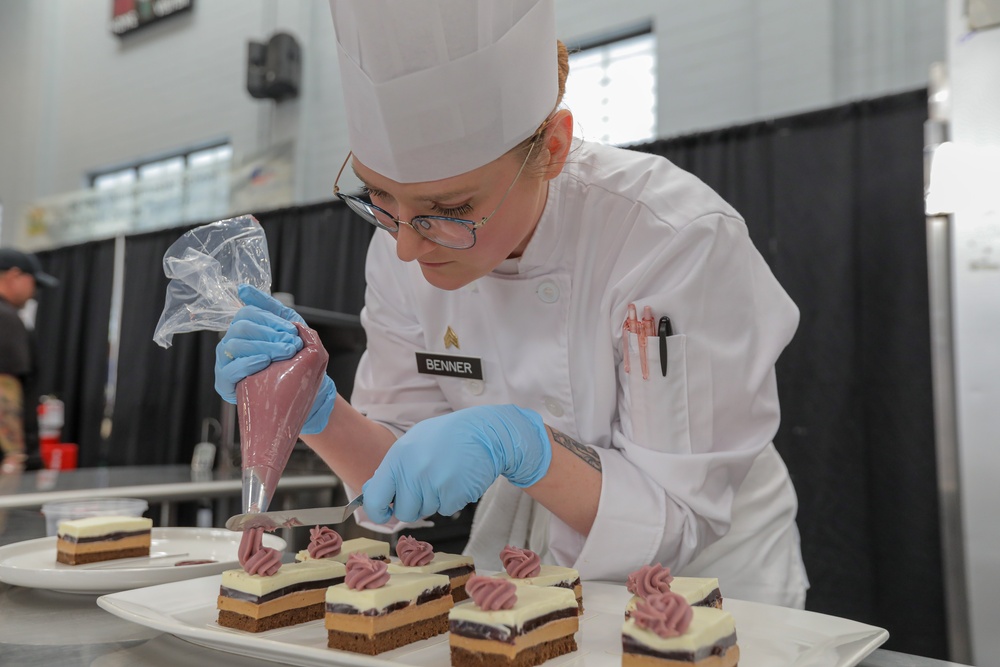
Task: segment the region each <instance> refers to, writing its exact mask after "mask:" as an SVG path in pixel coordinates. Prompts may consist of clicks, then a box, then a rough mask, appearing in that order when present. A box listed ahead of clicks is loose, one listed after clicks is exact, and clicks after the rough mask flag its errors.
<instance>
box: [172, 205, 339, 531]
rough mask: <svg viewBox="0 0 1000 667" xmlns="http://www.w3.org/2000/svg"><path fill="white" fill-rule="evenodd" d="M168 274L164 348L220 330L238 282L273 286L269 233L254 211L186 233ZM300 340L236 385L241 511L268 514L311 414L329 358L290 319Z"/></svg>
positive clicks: (233, 307)
mask: <svg viewBox="0 0 1000 667" xmlns="http://www.w3.org/2000/svg"><path fill="white" fill-rule="evenodd" d="M163 271H164V273H165V274H166V276H167V278H169V279H170V282H169V284H168V285H167V294H166V299H165V301H164V305H163V313H162V314H161V315H160V321H159V322H158V323H157V325H156V330H155V331H154V334H153V340H154V341H155V342H156V343H157V344H158V345H160V346H161V347H165V348H168V347H170V345H171V343H172V342H173V336H174V335H175V334H178V333H185V332H192V331H220V332H221V331H225V330H226V329H228V328H229V324H230V323H231V322H232V320H233V317H234V316H235V315H236V313H237V311H238V310H239V309H240V308H241V307H242V306H243V302H242V301H240V298H239V294H238V292H239V289H238V288H239V286H240V285H241V284H248V285H253V286H254V287H256V288H257V289H259V290H261V291H263V292H270V291H271V263H270V258H269V255H268V251H267V238H266V237H265V235H264V230H263V228H261V226H260V223H259V222H257V220H256V219H255V218H254V217H253V216H252V215H243V216H239V217H236V218H230V219H228V220H219V221H218V222H213V223H210V224H207V225H202V226H201V227H196V228H195V229H192V230H190V231H188V232H185V233H184V234H183V235H181V237H180V238H178V239H177V240H176V241H175V242H174V243H173V244H172V245H171V246H170V248H169V249H168V250H167V252H166V254H165V255H164V256H163ZM296 326H297V327H298V330H299V336H301V337H302V341H303V343H304V345H303V347H302V349H301V350H300V351H299V352H298V354H296V355H295V356H294V357H292V358H291V359H288V360H285V361H276V362H274V363H272V364H271V365H270V366H268V367H267V368H265V369H264V370H262V371H260V372H258V373H255V374H254V375H251V376H249V377H247V378H246V379H244V380H242V381H240V382H239V383H237V385H236V405H237V413H238V416H239V424H240V450H241V452H242V467H243V513H244V514H247V513H250V512H266V511H267V509H268V505H269V504H270V502H271V498H273V497H274V492H275V489H276V488H277V486H278V478H279V477H281V473H282V472H283V471H284V469H285V465H286V464H287V463H288V458H289V457H290V456H291V454H292V449H293V448H294V447H295V441H296V440H297V439H298V435H299V433H300V432H301V430H302V426H303V424H305V422H306V419H307V418H308V416H309V409H310V408H311V407H312V404H313V401H314V400H315V397H316V392H317V391H318V390H319V385H320V383H321V382H322V380H323V375H324V374H325V373H326V365H327V361H328V360H329V355H328V354H327V353H326V350H324V349H323V346H322V345H321V344H320V342H319V337H318V335H317V334H316V332H315V331H313V330H312V329H309V328H308V327H305V326H302V325H299V324H296Z"/></svg>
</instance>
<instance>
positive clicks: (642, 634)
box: [622, 593, 740, 667]
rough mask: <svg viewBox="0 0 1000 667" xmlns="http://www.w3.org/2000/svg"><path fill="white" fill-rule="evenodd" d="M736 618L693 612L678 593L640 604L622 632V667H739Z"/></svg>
mask: <svg viewBox="0 0 1000 667" xmlns="http://www.w3.org/2000/svg"><path fill="white" fill-rule="evenodd" d="M739 661H740V649H739V646H738V645H737V643H736V624H735V622H734V620H733V616H732V614H730V613H729V612H727V611H723V610H721V609H716V608H714V607H692V606H691V605H689V604H688V603H687V601H686V600H685V599H684V598H683V597H682V596H681V595H678V594H677V593H654V594H652V595H650V596H649V597H647V598H644V599H641V600H640V601H639V603H638V604H637V605H636V609H635V611H634V612H633V613H632V615H631V617H629V618H628V619H627V620H626V621H625V624H624V625H623V626H622V667H688V666H696V667H735V666H736V665H737V664H738V663H739Z"/></svg>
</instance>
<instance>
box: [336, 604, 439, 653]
mask: <svg viewBox="0 0 1000 667" xmlns="http://www.w3.org/2000/svg"><path fill="white" fill-rule="evenodd" d="M447 631H448V614H447V613H445V614H441V615H439V616H433V617H431V618H425V619H422V620H419V621H416V622H414V623H409V624H407V625H403V626H400V627H397V628H393V629H391V630H386V631H385V632H379V633H377V634H375V635H368V634H366V633H361V632H342V631H340V630H329V629H328V630H327V646H329V647H330V648H335V649H340V650H342V651H351V652H352V653H363V654H365V655H377V654H379V653H383V652H385V651H391V650H392V649H394V648H399V647H400V646H406V645H407V644H412V643H413V642H416V641H420V640H421V639H427V638H429V637H434V636H437V635H440V634H442V633H445V632H447Z"/></svg>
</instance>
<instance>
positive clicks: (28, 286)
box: [0, 248, 59, 472]
mask: <svg viewBox="0 0 1000 667" xmlns="http://www.w3.org/2000/svg"><path fill="white" fill-rule="evenodd" d="M58 284H59V281H58V280H56V279H55V278H54V277H53V276H51V275H49V274H48V273H45V272H44V271H43V270H42V264H41V262H39V261H38V258H37V257H36V256H35V255H33V254H30V253H25V252H21V251H19V250H14V249H13V248H0V448H2V450H3V464H2V465H3V470H4V472H13V471H19V470H21V469H23V467H24V465H25V462H26V460H27V458H28V455H29V454H32V453H36V452H37V451H38V428H37V426H36V423H37V413H36V412H35V410H36V408H37V405H38V394H37V390H36V388H35V355H34V346H33V341H32V336H31V333H30V332H29V331H28V328H27V327H26V326H25V325H24V321H23V320H22V319H21V317H20V316H19V315H18V311H20V310H21V309H22V308H24V306H25V304H27V303H28V301H30V300H31V299H32V298H34V296H35V291H36V289H37V287H38V286H42V287H55V286H56V285H58Z"/></svg>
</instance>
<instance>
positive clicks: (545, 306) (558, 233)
mask: <svg viewBox="0 0 1000 667" xmlns="http://www.w3.org/2000/svg"><path fill="white" fill-rule="evenodd" d="M500 231H502V230H499V229H493V230H491V233H494V234H495V233H498V232H500ZM366 277H367V282H368V287H367V293H366V298H365V308H364V310H363V311H362V315H361V318H362V323H363V324H364V327H365V331H366V333H367V336H368V348H367V351H366V353H365V355H364V356H363V358H362V360H361V363H360V365H359V368H358V372H357V378H356V384H355V389H354V394H353V396H352V399H351V402H352V404H353V405H354V406H355V407H356V408H358V409H359V410H361V411H362V412H363V413H365V414H367V415H368V417H369V418H371V419H374V420H376V421H378V422H380V423H382V424H384V425H385V426H387V427H389V428H390V429H391V430H393V431H394V432H396V433H397V435H398V434H402V433H403V432H405V431H406V430H407V429H408V428H410V427H411V426H412V425H413V424H415V423H417V422H419V421H421V420H423V419H426V418H428V417H432V416H435V415H440V414H444V413H448V412H451V411H454V410H458V409H461V408H466V407H470V406H474V405H484V404H503V403H514V404H516V405H519V406H521V407H524V408H530V409H532V410H535V411H537V412H538V413H540V414H541V415H542V417H543V419H544V421H545V423H547V424H549V425H550V426H552V427H554V428H556V429H558V430H560V431H562V432H563V433H565V434H567V435H569V436H570V437H572V438H574V439H575V440H577V441H579V442H582V443H585V444H588V445H591V446H592V447H594V448H595V449H596V451H597V452H598V454H599V455H600V458H601V464H602V467H603V476H602V488H601V496H600V504H599V507H598V512H597V518H596V520H595V521H594V524H593V528H592V529H591V531H590V535H589V536H587V537H584V536H583V535H580V534H579V533H577V532H575V531H574V530H572V529H571V528H569V527H568V526H566V525H565V524H564V523H562V522H561V521H560V520H559V519H558V518H557V517H555V516H552V515H550V514H549V513H548V512H547V511H546V510H545V509H544V508H542V507H541V506H540V505H538V504H537V503H535V502H534V501H533V500H532V499H531V498H530V497H529V496H527V495H526V494H525V493H524V492H523V491H521V490H520V489H518V488H516V487H514V486H513V485H511V484H510V483H508V482H507V481H506V480H505V479H503V478H500V479H499V480H498V481H497V482H496V483H495V484H493V486H492V487H490V489H489V491H488V492H487V493H486V495H484V496H483V498H482V500H481V501H480V503H479V507H478V510H477V515H476V518H475V521H474V524H473V528H472V534H471V537H470V540H469V545H468V547H467V552H468V553H470V554H471V555H472V556H474V557H475V560H476V563H477V566H478V567H480V568H481V569H500V562H499V553H500V550H501V549H502V548H503V546H504V545H505V544H508V543H509V544H515V545H519V546H527V547H529V548H531V549H533V550H535V551H538V552H539V553H540V554H542V556H543V559H544V560H546V561H548V562H554V563H556V564H560V565H566V566H571V567H575V568H576V569H578V570H579V571H580V576H581V577H582V578H583V579H592V580H593V579H599V580H610V581H617V582H624V580H625V578H626V576H627V575H628V574H629V573H630V572H632V571H634V570H636V569H638V568H639V567H640V566H642V565H645V564H648V563H653V562H661V563H664V564H666V565H668V566H670V568H671V569H672V570H673V572H674V574H675V575H686V576H698V575H700V576H709V577H718V579H719V581H720V588H721V590H722V593H723V595H724V596H726V597H734V598H742V599H747V600H755V601H760V602H769V603H774V604H783V605H788V606H797V607H801V606H802V605H803V603H804V597H805V589H806V587H807V581H806V575H805V569H804V567H803V564H802V558H801V552H800V548H799V536H798V531H797V528H796V525H795V514H796V508H797V501H796V496H795V491H794V489H793V487H792V484H791V481H790V479H789V476H788V472H787V470H786V468H785V466H784V463H783V462H782V460H781V458H780V457H779V455H778V453H777V452H776V451H775V449H774V446H773V444H771V440H772V438H773V436H774V434H775V432H776V430H777V428H778V421H779V409H778V394H777V388H776V385H775V371H774V364H775V360H776V359H777V358H778V355H779V354H780V353H781V351H782V349H784V347H785V346H786V345H787V344H788V342H789V340H790V339H791V337H792V334H793V333H794V331H795V328H796V326H797V324H798V310H797V309H796V307H795V305H794V304H793V303H792V301H791V300H790V298H789V297H788V295H787V294H786V293H785V291H784V290H783V289H782V288H781V286H780V285H779V284H778V282H777V281H776V280H775V278H774V276H773V275H772V273H771V271H770V269H769V268H768V266H767V264H766V263H765V262H764V260H763V258H762V257H761V256H760V254H759V253H758V252H757V250H756V249H755V248H754V246H753V244H752V243H751V241H750V238H749V236H748V234H747V228H746V224H745V223H744V221H743V220H742V218H741V217H740V215H739V214H738V213H737V212H736V211H735V210H733V209H732V208H731V207H730V206H729V205H728V204H727V203H726V202H725V201H723V200H722V199H721V198H720V197H719V196H718V195H717V194H716V193H715V192H713V191H712V190H711V189H710V188H709V187H707V186H706V185H705V184H704V183H702V182H701V181H699V180H698V179H697V178H695V177H694V176H692V175H691V174H689V173H687V172H685V171H683V170H682V169H679V168H678V167H676V166H675V165H673V164H671V163H670V162H669V161H667V160H666V159H664V158H662V157H657V156H652V155H646V154H642V153H637V152H633V151H626V150H622V149H617V148H611V147H606V146H601V145H597V144H591V143H587V142H577V143H576V144H575V145H574V150H573V151H572V152H571V153H570V156H569V161H568V163H567V164H566V166H565V168H564V169H563V172H562V173H561V174H560V175H559V176H558V177H557V178H556V179H554V180H553V181H552V182H551V184H550V187H549V193H548V200H547V202H546V205H545V210H544V212H543V214H542V216H541V219H540V221H539V223H538V226H537V229H536V230H535V232H534V235H533V236H532V238H531V241H530V243H529V244H528V246H527V248H526V250H525V252H524V254H523V256H522V257H520V258H518V259H513V260H507V261H506V262H504V263H503V264H502V265H501V266H500V267H498V269H497V270H496V271H494V272H493V273H491V274H490V275H488V276H485V277H483V278H480V279H478V280H476V281H475V282H473V283H471V284H470V285H468V286H466V287H463V288H461V289H459V290H455V291H444V290H440V289H437V288H435V287H433V286H431V285H430V284H428V283H427V282H426V281H425V280H424V279H423V277H422V275H421V272H420V268H419V266H418V264H417V263H416V262H411V263H404V262H401V261H400V260H399V259H398V258H397V256H396V249H395V241H394V240H393V238H392V236H390V235H389V234H383V233H381V232H379V233H376V235H375V237H374V239H373V241H372V244H371V247H370V249H369V253H368V260H367V267H366ZM630 303H634V304H635V305H636V306H637V308H638V311H639V316H640V317H641V316H642V312H643V307H644V306H649V307H650V308H651V309H652V312H653V315H654V317H655V318H656V319H657V320H658V319H659V317H661V316H663V315H666V316H668V317H669V318H670V320H671V322H672V326H673V331H674V335H672V336H670V337H669V338H667V341H666V342H667V353H668V354H667V356H668V370H667V375H666V377H664V376H663V375H662V373H661V370H660V353H659V345H658V340H657V338H655V337H653V338H650V339H649V341H648V344H647V355H648V363H649V379H643V377H642V373H641V369H640V363H639V359H640V356H639V343H638V340H637V336H636V335H634V334H629V333H626V334H625V336H624V337H623V330H622V323H623V321H624V320H625V318H626V313H627V307H628V304H630ZM449 327H451V329H452V330H453V332H454V333H455V334H456V335H457V338H458V342H459V346H460V348H459V349H455V348H454V347H451V348H447V347H446V342H445V332H446V331H447V329H448V328H449ZM624 347H627V348H628V350H629V355H630V362H631V371H630V372H628V373H627V372H625V369H624V364H623V348H624ZM417 352H430V353H435V354H446V355H461V356H465V357H476V358H479V359H481V360H482V368H483V380H482V381H479V380H470V379H462V378H457V377H444V376H439V375H425V374H419V373H417V372H416V369H417V363H416V358H415V354H416V353H417ZM361 520H362V522H364V517H363V516H362V517H361Z"/></svg>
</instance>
